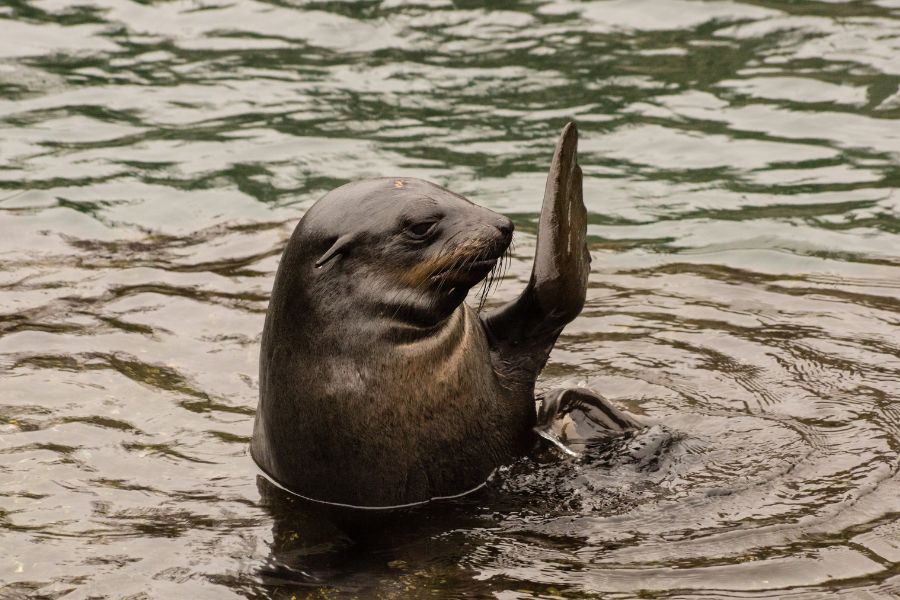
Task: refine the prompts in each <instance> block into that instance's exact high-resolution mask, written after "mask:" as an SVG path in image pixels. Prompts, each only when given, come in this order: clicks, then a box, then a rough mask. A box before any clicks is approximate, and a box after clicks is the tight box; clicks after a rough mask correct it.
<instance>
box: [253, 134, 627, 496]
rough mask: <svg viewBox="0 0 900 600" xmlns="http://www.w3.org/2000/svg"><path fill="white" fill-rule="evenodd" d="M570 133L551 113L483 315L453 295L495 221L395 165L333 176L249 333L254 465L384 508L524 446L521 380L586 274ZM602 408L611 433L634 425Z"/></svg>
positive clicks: (580, 297)
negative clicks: (533, 190)
mask: <svg viewBox="0 0 900 600" xmlns="http://www.w3.org/2000/svg"><path fill="white" fill-rule="evenodd" d="M577 140H578V134H577V129H576V127H575V124H574V123H569V124H568V125H567V126H566V127H565V128H564V130H563V132H562V135H561V136H560V139H559V142H558V143H557V146H556V150H555V153H554V155H553V159H552V163H551V167H550V173H549V176H548V179H547V185H546V189H545V194H544V203H543V207H542V210H541V216H540V221H539V229H538V239H537V249H536V253H535V260H534V266H533V270H532V274H531V279H530V281H529V283H528V285H527V286H526V288H525V290H524V291H523V292H522V294H521V295H520V296H519V297H518V298H517V299H516V300H514V301H512V302H510V303H508V304H506V305H504V306H501V307H500V308H498V309H496V310H494V311H492V312H489V313H488V314H485V315H480V314H479V313H477V312H476V311H475V310H474V309H472V308H471V307H470V306H469V305H468V304H467V303H466V302H464V300H465V298H466V295H467V294H468V293H469V291H470V290H471V289H472V288H473V287H474V286H475V285H476V284H478V283H480V282H482V281H483V280H485V278H487V277H488V276H489V275H490V274H492V273H496V270H497V268H498V265H500V264H501V262H502V261H501V258H502V257H503V256H504V254H505V252H506V250H507V248H508V247H509V245H510V242H511V240H512V234H513V223H512V222H511V221H510V220H509V219H508V218H506V217H504V216H502V215H499V214H497V213H494V212H492V211H490V210H488V209H486V208H483V207H480V206H478V205H475V204H473V203H472V202H470V201H469V200H467V199H466V198H464V197H462V196H460V195H458V194H454V193H453V192H450V191H448V190H446V189H444V188H442V187H440V186H437V185H435V184H433V183H429V182H426V181H422V180H419V179H413V178H405V177H394V178H383V179H371V180H365V181H358V182H354V183H349V184H347V185H344V186H341V187H339V188H337V189H335V190H333V191H331V192H329V193H328V194H326V195H325V196H324V197H323V198H321V199H320V200H318V201H317V202H316V203H315V204H314V205H313V206H312V207H311V208H310V209H309V210H308V211H307V212H306V214H305V215H304V216H303V218H302V219H301V220H300V222H299V223H298V225H297V227H296V229H295V230H294V232H293V234H292V236H291V238H290V240H289V241H288V244H287V246H286V247H285V250H284V253H283V255H282V258H281V262H280V264H279V267H278V271H277V273H276V276H275V283H274V287H273V290H272V296H271V299H270V302H269V308H268V312H267V315H266V322H265V327H264V330H263V336H262V347H261V352H260V379H259V388H260V395H259V406H258V410H257V412H256V420H255V423H254V431H253V437H252V441H251V445H250V450H251V455H252V457H253V459H254V460H255V461H256V463H257V465H258V466H259V467H260V469H261V470H262V471H263V472H264V473H265V474H266V475H267V476H268V477H269V478H270V479H272V480H273V481H274V482H275V483H276V484H277V485H278V486H280V487H283V488H285V489H287V490H289V491H291V492H293V493H294V494H296V495H299V496H303V497H305V498H307V499H312V500H316V501H322V502H327V503H334V504H338V505H347V506H353V507H360V508H383V507H384V508H387V507H397V506H405V505H410V504H414V503H419V502H426V501H429V500H431V499H435V498H440V497H452V496H457V495H459V494H462V493H465V492H466V491H468V490H471V489H473V488H477V487H478V486H480V485H481V484H483V482H484V481H485V480H486V478H488V477H489V475H490V474H491V473H492V472H493V471H494V470H495V469H496V468H497V467H499V466H501V465H503V464H506V463H508V462H510V461H511V460H513V459H514V458H515V457H517V456H520V455H522V454H524V453H525V452H527V451H528V450H529V449H530V448H531V447H533V445H534V443H535V441H536V434H535V425H536V413H535V395H534V392H535V382H536V380H537V377H538V375H539V374H540V372H541V370H542V369H543V367H544V365H545V364H546V362H547V359H548V357H549V354H550V351H551V349H552V348H553V345H554V343H555V342H556V339H557V337H558V336H559V334H560V332H561V331H562V329H563V327H564V326H565V325H566V324H567V323H569V322H570V321H571V320H572V319H574V318H575V317H576V316H577V315H578V314H579V313H580V312H581V309H582V307H583V305H584V300H585V293H586V287H587V279H588V273H589V270H590V254H589V252H588V249H587V245H586V242H585V237H586V227H587V213H586V210H585V207H584V202H583V199H582V186H581V169H580V168H579V166H578V164H577V159H576V153H577ZM584 393H589V392H584V391H582V392H580V395H579V397H580V398H583V396H584ZM552 397H553V399H554V403H555V404H558V403H559V398H561V397H566V395H565V394H560V393H556V394H552ZM596 398H599V396H597V397H596ZM598 401H600V402H605V401H602V399H600V400H598ZM604 406H605V408H604V413H605V414H607V415H611V417H610V419H609V423H608V426H609V427H610V428H611V429H618V430H623V431H624V430H627V429H628V428H630V427H632V426H634V425H635V423H634V421H633V420H631V419H630V418H629V417H627V416H625V415H624V414H622V413H620V412H618V411H617V410H616V409H614V408H613V407H612V406H609V405H608V404H605V405H604ZM546 412H547V411H546V410H545V411H544V413H546ZM544 421H549V418H548V417H544Z"/></svg>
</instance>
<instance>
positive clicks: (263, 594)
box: [0, 0, 900, 600]
mask: <svg viewBox="0 0 900 600" xmlns="http://www.w3.org/2000/svg"><path fill="white" fill-rule="evenodd" d="M492 6H494V9H493V10H486V9H485V8H484V7H483V5H482V4H481V3H476V2H471V1H469V0H456V1H455V2H450V1H443V0H421V1H415V2H400V1H395V0H383V1H378V0H368V1H359V2H349V1H348V2H306V1H302V0H295V1H289V0H272V1H269V2H266V1H252V0H241V1H240V2H236V1H233V0H224V1H215V2H214V1H211V0H210V1H207V0H195V1H172V2H156V1H144V2H129V1H127V0H35V1H24V0H8V1H7V2H5V3H4V4H3V5H2V6H0V233H2V235H0V472H2V477H0V547H2V552H0V597H2V598H7V597H8V598H63V597H64V598H67V599H68V598H73V599H74V598H85V599H86V598H134V599H137V598H195V599H201V598H215V599H222V598H243V597H251V598H267V597H273V598H285V599H287V598H292V597H294V596H296V597H297V598H304V597H314V598H316V597H335V598H351V597H358V598H416V597H423V598H424V597H429V598H433V597H439V598H460V597H494V598H501V599H504V600H508V599H514V598H530V597H542V598H550V597H560V596H562V597H570V598H594V597H596V598H599V597H602V598H636V597H640V598H762V597H768V598H803V599H806V598H808V599H812V598H821V597H823V596H826V595H827V596H828V597H844V598H865V599H869V598H891V597H898V596H900V519H898V517H900V500H898V498H900V475H898V469H900V459H898V456H900V455H898V449H900V402H898V400H900V235H898V234H900V194H898V193H897V192H896V188H897V187H898V183H900V166H898V165H900V123H898V117H900V91H898V83H900V58H898V57H900V5H898V4H897V3H896V2H893V1H891V0H881V1H875V2H814V1H810V2H785V1H776V0H757V1H752V2H751V1H747V2H729V1H710V2H702V1H699V0H666V1H662V0H613V1H597V2H577V1H566V0H557V1H544V0H534V1H528V2H526V1H517V0H503V1H502V2H494V3H492ZM568 119H575V120H577V122H578V123H579V126H580V129H581V135H582V140H581V163H582V165H583V168H584V172H585V180H584V187H585V199H586V203H587V205H588V210H589V212H590V225H589V236H590V244H591V252H592V257H593V272H592V275H591V279H590V289H589V290H588V300H587V304H586V307H585V310H584V313H583V314H582V316H581V317H580V318H579V319H578V320H577V321H575V322H574V323H573V324H572V325H571V326H569V327H568V328H567V329H566V331H565V333H564V335H563V336H562V338H561V339H560V342H559V344H558V345H557V348H556V350H555V351H554V353H553V355H552V357H551V362H550V364H549V365H548V367H547V370H546V372H545V373H544V376H543V378H542V380H541V386H542V387H544V388H551V387H556V386H562V385H586V386H589V387H593V388H595V389H597V390H599V391H601V392H602V393H604V394H605V395H606V396H608V397H609V398H610V399H611V400H612V401H613V402H615V403H616V404H618V405H619V406H622V407H625V408H627V409H629V410H631V411H632V412H633V413H634V414H637V415H640V416H641V418H643V419H644V420H646V421H647V422H648V423H651V424H653V427H651V428H650V429H648V430H647V431H645V432H643V433H641V434H639V435H638V436H636V437H635V438H633V439H630V440H623V441H622V442H621V443H620V444H618V445H614V446H613V447H606V448H597V449H594V450H592V451H588V452H586V453H585V454H584V455H583V456H582V457H581V458H578V459H564V458H562V457H560V456H555V455H552V453H550V454H547V453H544V454H539V455H536V456H534V457H531V458H528V459H524V460H523V461H521V462H520V463H517V464H515V465H513V466H511V467H510V468H509V469H505V470H504V471H503V472H502V473H500V474H498V476H497V478H496V479H495V481H494V482H492V486H491V489H490V490H488V491H487V492H486V493H485V494H484V495H482V496H479V497H477V498H473V499H469V500H467V501H466V502H463V503H460V504H459V505H457V506H451V507H448V508H447V512H446V513H442V514H440V515H420V516H419V517H417V518H416V519H411V522H410V523H407V524H405V525H402V524H401V525H398V526H396V527H392V528H389V530H388V532H387V533H385V534H384V536H383V537H381V538H380V539H377V540H372V541H370V542H369V544H368V545H367V546H366V547H365V548H360V547H353V546H348V545H347V544H346V543H345V542H344V541H342V540H340V539H337V538H334V539H331V538H329V537H328V535H327V534H325V533H323V532H322V531H320V530H321V527H319V523H317V522H316V521H315V520H314V519H312V520H307V521H304V520H303V519H302V518H301V517H300V516H299V513H298V515H294V516H291V515H288V516H287V517H285V516H284V515H281V516H279V515H278V514H275V513H273V511H272V510H270V509H269V508H267V507H266V506H265V503H264V502H263V501H262V500H261V498H262V497H261V493H260V490H259V489H258V488H257V482H256V479H255V473H254V470H253V467H252V464H251V461H250V460H249V457H248V454H247V444H248V441H249V435H250V432H251V426H252V418H253V410H254V408H255V405H256V393H257V352H258V346H259V337H260V332H261V329H262V322H263V318H264V311H265V308H266V304H267V300H268V294H269V291H270V289H271V285H272V278H273V275H274V270H275V268H276V265H277V261H278V257H279V255H280V252H281V249H282V248H283V246H284V244H285V242H286V240H287V237H288V236H289V234H290V232H291V230H292V228H293V226H294V224H295V223H296V221H297V219H298V218H299V217H300V216H301V215H302V214H303V212H304V210H305V209H306V208H308V207H309V206H310V204H311V203H312V202H314V201H315V200H316V199H317V198H318V197H320V196H321V195H322V194H324V193H325V192H326V191H328V190H329V189H331V188H333V187H335V186H337V185H339V184H341V183H344V182H346V181H348V180H351V179H356V178H362V177H370V176H382V175H405V176H418V177H423V178H427V179H430V180H433V181H436V182H438V183H440V184H442V185H445V186H447V187H449V188H451V189H453V190H455V191H457V192H460V193H462V194H465V195H467V196H469V197H470V198H472V199H473V200H475V201H477V202H479V203H481V204H484V205H486V206H489V207H491V208H493V209H495V210H498V211H501V212H503V213H505V214H507V215H509V216H510V217H512V218H513V219H514V220H515V222H516V224H517V231H518V233H517V238H516V239H517V241H516V246H515V255H514V260H513V264H512V268H511V269H510V271H509V273H508V276H507V278H506V279H505V280H504V281H503V282H502V285H501V287H500V289H499V290H498V292H497V293H495V294H494V295H493V296H492V297H491V300H490V303H491V304H496V303H498V302H501V301H503V300H505V299H509V298H512V297H514V296H515V295H516V294H517V293H518V291H519V290H521V289H522V287H523V286H524V284H525V282H526V281H527V278H528V273H529V268H530V259H531V254H532V251H533V246H534V237H533V234H534V231H535V219H536V217H537V212H538V210H539V207H540V199H541V193H542V190H543V179H544V176H545V172H546V171H545V169H546V168H547V165H548V162H549V158H550V154H551V153H552V147H553V143H554V141H555V138H556V135H557V134H558V132H559V130H560V128H561V127H562V125H563V124H564V123H565V121H567V120H568ZM473 443H477V440H473ZM412 521H415V522H414V523H413V522H412Z"/></svg>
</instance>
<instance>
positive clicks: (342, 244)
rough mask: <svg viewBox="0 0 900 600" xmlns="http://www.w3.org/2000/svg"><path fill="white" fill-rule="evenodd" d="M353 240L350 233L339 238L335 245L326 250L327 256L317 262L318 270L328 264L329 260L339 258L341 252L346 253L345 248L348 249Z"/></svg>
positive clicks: (324, 255)
mask: <svg viewBox="0 0 900 600" xmlns="http://www.w3.org/2000/svg"><path fill="white" fill-rule="evenodd" d="M352 240H353V235H352V234H349V233H347V234H344V235H342V236H341V237H339V238H338V239H336V240H334V243H333V244H331V248H329V249H328V250H326V251H325V254H323V255H322V256H320V257H319V260H317V261H316V268H317V269H318V268H319V267H321V266H322V265H324V264H325V263H327V262H328V261H329V260H331V259H332V258H334V257H335V256H337V255H338V254H341V252H343V251H344V248H346V247H347V245H349V244H350V242H351V241H352Z"/></svg>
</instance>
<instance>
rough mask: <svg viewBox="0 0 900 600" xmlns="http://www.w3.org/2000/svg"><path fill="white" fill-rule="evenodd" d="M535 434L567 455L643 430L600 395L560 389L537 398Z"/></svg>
mask: <svg viewBox="0 0 900 600" xmlns="http://www.w3.org/2000/svg"><path fill="white" fill-rule="evenodd" d="M536 400H537V402H538V416H537V425H536V426H535V430H536V431H537V432H538V434H540V435H541V437H543V438H544V439H547V440H549V441H550V442H552V443H553V444H555V445H557V446H558V447H560V448H561V449H562V450H564V451H565V452H567V453H572V451H573V450H574V451H578V450H582V449H584V448H585V447H586V446H588V445H590V444H591V443H596V442H599V441H603V440H605V439H609V438H611V437H615V436H619V435H623V434H626V433H629V432H631V431H634V430H636V429H640V428H642V427H643V425H642V424H641V423H639V422H638V421H637V420H636V419H634V418H633V417H631V416H629V415H628V414H626V413H624V412H622V411H620V410H619V409H617V408H616V407H614V406H613V405H612V403H610V401H609V400H607V399H606V398H604V397H603V396H601V395H600V394H598V393H596V392H594V391H593V390H589V389H587V388H560V389H555V390H551V391H549V392H547V393H546V394H542V395H539V396H538V397H537V398H536Z"/></svg>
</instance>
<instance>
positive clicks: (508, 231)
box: [494, 215, 515, 239]
mask: <svg viewBox="0 0 900 600" xmlns="http://www.w3.org/2000/svg"><path fill="white" fill-rule="evenodd" d="M494 227H496V228H497V229H498V230H499V231H500V233H502V234H503V237H504V238H506V239H509V238H511V237H512V232H513V229H515V225H513V222H512V221H510V220H509V219H507V218H506V217H504V216H502V215H498V218H497V222H496V223H494Z"/></svg>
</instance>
